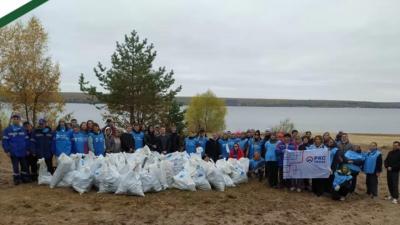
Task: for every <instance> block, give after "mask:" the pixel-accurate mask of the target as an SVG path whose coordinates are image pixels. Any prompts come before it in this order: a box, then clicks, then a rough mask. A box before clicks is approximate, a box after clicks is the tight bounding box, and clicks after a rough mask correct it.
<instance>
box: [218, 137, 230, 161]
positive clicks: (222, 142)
mask: <svg viewBox="0 0 400 225" xmlns="http://www.w3.org/2000/svg"><path fill="white" fill-rule="evenodd" d="M218 144H219V151H220V155H221V157H222V158H223V159H228V158H229V153H230V149H229V136H228V133H226V132H224V134H223V135H222V138H220V139H218Z"/></svg>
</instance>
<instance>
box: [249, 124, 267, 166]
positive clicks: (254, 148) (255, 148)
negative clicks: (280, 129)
mask: <svg viewBox="0 0 400 225" xmlns="http://www.w3.org/2000/svg"><path fill="white" fill-rule="evenodd" d="M263 145H264V143H263V140H262V139H261V134H260V131H259V130H257V131H256V132H255V133H254V138H253V140H252V141H251V143H250V145H249V151H248V154H247V158H249V159H252V158H253V157H254V153H255V152H258V153H260V155H261V153H262V151H263V147H264V146H263Z"/></svg>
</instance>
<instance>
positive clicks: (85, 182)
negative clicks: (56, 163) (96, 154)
mask: <svg viewBox="0 0 400 225" xmlns="http://www.w3.org/2000/svg"><path fill="white" fill-rule="evenodd" d="M93 180H94V177H93V175H92V174H91V172H90V168H89V167H82V168H81V169H80V170H79V171H76V173H75V176H74V178H73V180H72V188H73V189H74V190H75V191H77V192H78V193H79V194H83V193H85V192H89V191H90V189H92V186H93Z"/></svg>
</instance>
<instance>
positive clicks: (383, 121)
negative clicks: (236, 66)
mask: <svg viewBox="0 0 400 225" xmlns="http://www.w3.org/2000/svg"><path fill="white" fill-rule="evenodd" d="M227 108H228V115H227V117H226V126H227V129H228V130H231V131H237V130H244V129H248V128H255V129H260V130H265V129H266V128H271V127H273V126H274V125H276V124H279V121H282V120H284V119H286V118H289V119H290V120H291V121H292V122H294V124H295V126H296V128H297V129H299V130H302V131H305V130H311V131H314V132H323V131H331V132H337V131H339V130H343V131H346V132H352V133H382V134H400V109H364V108H306V107H293V108H290V107H227ZM66 112H73V116H74V117H75V118H76V119H78V121H86V120H88V119H93V120H95V121H97V122H101V121H102V117H101V111H99V110H98V109H96V107H94V106H93V105H90V104H72V103H69V104H66ZM101 124H102V123H101Z"/></svg>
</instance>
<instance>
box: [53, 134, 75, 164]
mask: <svg viewBox="0 0 400 225" xmlns="http://www.w3.org/2000/svg"><path fill="white" fill-rule="evenodd" d="M71 138H72V132H71V130H68V129H63V128H61V129H59V130H57V131H56V132H54V134H53V154H55V155H56V156H57V157H59V156H60V155H61V154H62V153H64V154H66V155H71V151H72V143H71Z"/></svg>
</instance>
